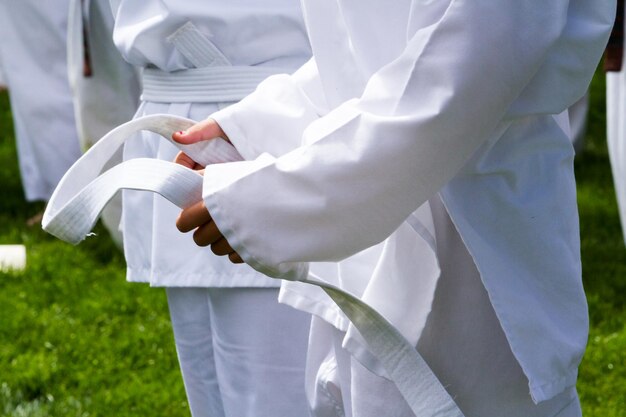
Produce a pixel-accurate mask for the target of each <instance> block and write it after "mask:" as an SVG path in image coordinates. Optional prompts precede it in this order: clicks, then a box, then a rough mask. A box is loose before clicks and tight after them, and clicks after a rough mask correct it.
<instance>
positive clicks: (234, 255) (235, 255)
mask: <svg viewBox="0 0 626 417" xmlns="http://www.w3.org/2000/svg"><path fill="white" fill-rule="evenodd" d="M228 259H230V261H231V262H232V263H234V264H242V263H243V259H241V256H239V254H238V253H237V252H233V253H229V254H228Z"/></svg>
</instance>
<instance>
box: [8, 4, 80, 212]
mask: <svg viewBox="0 0 626 417" xmlns="http://www.w3.org/2000/svg"><path fill="white" fill-rule="evenodd" d="M68 7H69V1H68V0H54V1H48V2H43V3H42V2H39V1H34V0H25V1H9V0H2V1H0V38H1V41H0V60H1V61H2V67H3V70H4V76H5V81H6V83H7V85H8V87H9V97H10V100H11V111H12V114H13V123H14V128H15V138H16V140H17V151H18V159H19V166H20V174H21V176H22V184H23V187H24V192H25V195H26V199H27V200H29V201H34V200H48V198H50V195H51V194H52V191H53V190H54V188H55V187H56V185H57V183H58V181H59V180H60V179H61V177H62V176H63V174H64V173H65V171H66V170H67V169H68V168H69V167H70V166H71V165H72V163H74V162H75V161H76V160H77V159H78V157H79V156H80V148H79V146H78V136H77V133H76V127H75V122H74V109H73V105H72V95H71V92H70V88H69V85H68V81H67V65H66V51H65V46H66V42H65V39H66V33H67V15H68Z"/></svg>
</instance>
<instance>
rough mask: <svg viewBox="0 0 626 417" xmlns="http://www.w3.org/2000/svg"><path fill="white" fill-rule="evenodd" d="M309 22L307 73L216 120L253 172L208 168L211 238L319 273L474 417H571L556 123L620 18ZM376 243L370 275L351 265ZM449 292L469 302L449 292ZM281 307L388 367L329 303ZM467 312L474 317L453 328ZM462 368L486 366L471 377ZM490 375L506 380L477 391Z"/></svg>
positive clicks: (500, 7)
mask: <svg viewBox="0 0 626 417" xmlns="http://www.w3.org/2000/svg"><path fill="white" fill-rule="evenodd" d="M303 7H304V14H305V19H306V21H307V29H308V31H309V36H310V40H311V44H312V47H313V52H314V57H315V58H314V60H311V61H309V63H308V64H306V65H305V66H304V67H302V68H301V69H300V70H298V71H297V72H296V73H295V74H294V75H293V76H275V77H272V78H270V79H268V80H266V81H265V82H264V83H262V84H261V85H260V86H259V88H258V89H257V90H256V92H255V93H254V94H252V95H251V96H249V97H247V98H246V99H244V100H242V101H241V102H240V103H238V104H236V105H233V106H231V107H229V108H227V109H224V110H222V111H220V112H218V113H216V114H214V115H213V116H212V117H214V118H215V119H216V120H217V121H218V123H219V124H220V125H221V126H222V128H223V129H224V131H225V132H226V134H227V135H228V136H229V138H230V140H231V141H232V142H233V143H234V144H235V146H236V147H237V149H238V150H239V151H240V152H241V153H242V155H243V156H244V157H245V158H246V159H248V160H249V161H246V162H237V163H229V164H219V165H212V166H208V167H207V168H206V171H205V175H204V201H205V204H206V206H207V208H208V209H209V212H210V213H211V215H212V217H213V220H214V221H215V223H216V224H217V226H218V227H219V229H220V231H221V232H222V233H223V234H224V235H225V237H226V238H227V240H228V241H229V242H230V244H231V245H232V246H233V248H235V249H236V250H237V251H238V253H239V254H240V255H241V256H242V258H243V259H244V260H245V261H246V262H247V263H248V264H250V265H252V266H253V267H254V268H256V269H257V270H259V271H262V272H264V273H266V274H268V275H272V276H278V277H281V278H285V279H298V278H302V277H304V276H305V275H306V274H307V273H311V274H313V275H318V276H320V277H322V278H324V279H326V280H329V281H333V282H335V283H336V284H338V285H341V286H342V287H343V288H344V289H347V290H349V291H351V292H353V293H355V294H356V295H358V296H361V298H362V299H363V300H364V301H366V302H368V303H369V304H370V305H372V306H373V307H375V308H377V309H378V310H379V311H380V312H381V313H382V314H383V315H384V316H385V317H386V318H387V319H388V320H389V321H391V322H392V323H393V324H394V325H395V326H396V327H397V328H398V329H399V330H400V331H401V332H402V333H403V334H404V335H405V337H406V338H407V339H408V340H409V341H412V342H413V343H415V344H416V345H417V346H418V349H419V350H421V351H423V353H424V356H425V358H426V359H427V361H428V362H429V363H431V364H432V366H433V368H434V370H435V372H436V373H437V375H438V376H439V377H440V379H442V380H443V382H444V385H445V386H446V389H448V390H449V391H450V392H451V393H453V394H454V396H455V397H456V398H457V402H458V403H459V405H460V406H461V408H462V409H463V410H464V411H466V412H467V415H470V416H471V415H480V416H492V415H493V416H498V415H530V416H535V415H537V416H539V415H541V416H544V415H545V416H554V415H561V416H566V415H567V416H576V415H579V414H580V409H579V407H578V404H577V396H576V392H575V383H576V378H577V369H578V364H579V362H580V359H581V356H582V353H583V351H584V348H585V344H586V339H587V331H588V318H587V309H586V302H585V296H584V292H583V288H582V284H581V277H580V274H581V268H580V254H579V236H578V216H577V209H576V196H575V183H574V175H573V149H572V146H571V142H570V139H569V135H568V130H569V129H568V126H567V123H566V121H567V118H566V117H565V120H563V118H562V117H557V116H555V115H557V114H560V113H562V112H564V111H565V110H566V109H567V108H568V106H570V105H571V104H572V103H574V102H575V101H576V100H577V99H578V98H580V97H581V96H582V95H583V94H584V93H585V90H586V89H587V86H588V84H589V81H590V79H591V77H592V74H593V72H594V69H595V65H596V64H597V62H598V60H599V58H600V55H601V53H602V49H603V47H604V44H605V43H606V40H607V37H608V32H609V30H610V27H611V24H612V20H613V13H614V7H615V5H614V2H612V1H610V0H606V1H601V2H593V4H592V3H590V2H586V1H584V0H572V1H565V0H558V1H554V2H549V3H545V2H542V3H540V4H539V3H536V4H535V3H532V2H530V3H529V2H519V1H515V0H507V1H504V2H499V3H497V5H496V4H495V3H493V2H490V1H482V0H479V1H464V0H447V1H434V2H432V1H429V2H424V1H418V0H404V1H397V2H394V3H393V5H392V6H391V5H389V4H382V2H375V1H365V2H358V3H356V2H349V1H347V0H310V1H309V0H305V1H304V2H303ZM486 28H488V29H486ZM564 121H565V123H564ZM268 138H270V139H268ZM293 148H297V149H293ZM437 194H439V196H440V198H441V200H442V202H443V205H437V203H436V202H434V200H433V199H435V198H436V196H437ZM429 200H430V202H431V203H432V204H429V203H428V202H429ZM443 207H445V210H443ZM416 209H417V210H416ZM412 212H413V213H412ZM448 215H449V217H450V219H451V221H452V222H453V223H451V222H449V221H447V220H446V219H447V218H448V217H447V216H448ZM407 216H408V217H407ZM405 220H406V221H405ZM446 224H447V226H446ZM452 224H454V226H455V227H454V228H453V227H452V226H451V225H452ZM453 229H455V230H458V238H450V239H451V241H456V245H455V249H451V248H448V247H446V245H447V244H446V243H445V241H446V240H445V239H444V243H443V245H444V246H443V247H444V249H445V250H446V251H447V250H450V251H451V253H450V254H448V253H446V252H445V251H444V253H441V249H440V248H441V245H442V244H441V239H442V238H441V236H442V235H443V236H448V235H453V234H454V233H456V231H455V230H453ZM433 231H434V233H433ZM381 241H384V243H383V246H382V248H381V247H380V246H378V247H373V248H372V249H369V250H368V251H367V253H365V254H363V253H360V254H359V255H358V256H359V257H361V258H362V262H360V263H354V262H353V260H352V258H348V257H350V256H351V255H353V254H355V253H357V252H359V251H361V250H362V249H364V248H367V247H370V246H372V245H375V244H377V243H378V242H381ZM460 242H462V243H463V245H460ZM465 251H467V253H468V254H471V257H470V256H466V257H465V258H464V257H463V252H465ZM372 257H377V258H376V260H375V261H371V262H367V261H364V262H363V259H365V260H367V259H368V258H370V259H371V258H372ZM346 258H347V260H346V261H344V262H340V263H339V268H335V269H333V266H332V265H329V264H319V263H318V262H319V261H338V260H342V259H346ZM457 261H458V262H459V265H460V266H461V267H459V265H456V262H457ZM306 262H313V263H311V264H310V268H307V264H306ZM472 264H473V265H475V267H472ZM371 265H375V266H373V267H371V270H370V271H369V273H368V272H367V269H368V267H370V266H371ZM463 265H465V267H463ZM359 266H360V271H359ZM440 274H441V277H439V275H440ZM478 277H480V281H479V280H478ZM438 281H439V282H438ZM455 282H459V283H462V285H463V286H467V287H468V288H469V291H468V294H466V296H464V294H463V293H461V294H458V293H457V294H455V293H452V292H451V289H454V288H456V286H457V285H460V284H455ZM479 284H482V286H484V290H483V289H481V285H479ZM446 288H447V289H448V290H446ZM436 289H437V292H436V291H435V290H436ZM485 290H486V291H485ZM281 296H282V299H283V301H284V302H286V303H288V304H291V305H293V306H295V307H297V308H300V309H302V310H305V311H309V312H311V313H314V314H316V315H318V316H320V317H321V318H322V319H324V320H325V321H326V322H327V323H329V324H332V325H333V326H335V327H336V328H337V329H338V330H339V331H341V332H347V333H346V335H345V338H343V341H342V343H343V349H346V350H347V351H348V352H350V354H351V355H353V356H354V357H355V358H356V359H358V360H359V361H360V362H361V363H362V364H364V365H366V366H367V368H369V369H370V370H378V369H377V365H378V364H377V363H376V362H375V361H374V360H372V358H371V357H370V356H368V354H367V349H366V348H365V346H363V344H362V343H361V342H360V341H359V340H360V339H359V337H358V335H356V334H355V333H354V330H353V329H352V328H351V326H349V325H348V323H347V322H346V320H345V318H344V317H342V316H341V314H339V313H338V310H337V308H336V307H335V306H334V305H333V304H332V303H331V302H330V301H329V299H328V298H326V297H325V296H324V295H323V294H322V293H321V291H319V290H318V289H316V288H311V287H307V286H305V285H303V284H300V283H289V284H287V285H285V286H284V287H283V291H282V293H281ZM476 303H478V305H479V307H480V308H479V309H477V310H475V309H473V308H472V306H474V305H475V304H476ZM446 305H451V306H454V308H448V309H445V308H443V309H441V308H440V307H439V306H446ZM491 309H493V310H491ZM468 313H472V314H469V315H467V314H468ZM465 315H467V317H470V318H472V319H473V318H476V320H469V321H464V322H463V323H467V325H466V326H465V325H463V326H462V325H459V326H458V327H457V326H456V322H455V323H451V322H450V321H449V319H451V318H458V317H461V318H463V317H465ZM496 318H497V320H496ZM317 328H318V326H315V327H314V328H313V329H312V335H311V340H310V347H309V348H310V352H309V354H310V355H312V356H315V355H317V361H316V360H315V359H316V358H314V357H311V358H310V362H311V363H314V364H315V363H317V364H320V363H322V364H323V363H327V361H325V360H320V358H319V357H320V356H323V353H319V352H316V351H315V350H316V349H318V348H320V349H323V348H324V344H325V342H328V341H329V340H330V337H328V333H329V332H328V331H327V330H328V329H326V330H322V331H321V333H324V332H326V337H324V335H323V334H321V335H320V337H318V336H317V335H316V331H317V330H316V329H317ZM448 329H452V330H451V331H450V333H449V334H448V333H446V332H447V330H448ZM463 329H464V330H465V332H464V333H460V331H461V330H463ZM474 332H475V333H474ZM500 332H501V333H500ZM474 334H476V335H478V337H472V335H474ZM480 336H484V337H480ZM466 339H467V340H468V344H467V346H466V344H465V340H466ZM453 341H454V343H452V342H453ZM492 343H493V346H490V345H491V344H492ZM499 349H504V350H501V356H500V357H499V358H497V359H496V360H494V361H493V362H492V361H490V360H489V359H490V355H491V354H493V353H497V352H498V350H499ZM508 349H510V354H509V352H508ZM331 356H332V355H331ZM451 358H454V360H451ZM465 359H466V360H467V364H468V365H467V366H468V367H470V366H474V365H485V366H490V367H491V368H489V369H485V370H484V371H483V370H482V369H481V367H480V366H478V367H476V368H474V369H472V370H471V371H468V374H467V375H468V378H464V372H465V369H459V368H460V367H461V366H462V365H463V363H464V362H465ZM474 361H475V362H474ZM448 362H450V363H452V364H454V367H453V368H452V369H450V368H449V367H448V366H446V363H448ZM518 366H519V368H518ZM331 368H332V366H331V367H330V368H328V369H331ZM341 368H342V367H341V366H339V367H338V369H341ZM328 369H326V368H324V367H322V366H319V367H317V368H315V367H313V368H311V367H310V368H309V369H308V372H309V378H308V381H309V382H311V381H313V382H315V381H318V382H320V383H321V384H322V385H324V381H325V380H326V379H325V378H326V376H328V375H331V376H332V374H333V373H332V372H330V371H328ZM343 369H346V367H343ZM509 370H510V372H509ZM326 371H328V372H326ZM481 372H484V373H485V374H488V375H492V376H493V377H494V378H496V377H499V378H502V381H504V382H503V383H494V384H483V383H482V382H481V380H480V378H479V376H480V373H481ZM339 373H341V371H340V372H339ZM344 373H346V372H344ZM320 374H323V375H321V376H320ZM312 375H313V376H312ZM324 375H326V376H324ZM318 376H320V378H318ZM342 379H343V381H341V380H342ZM350 379H351V380H352V384H350V385H351V387H348V386H346V385H347V383H345V381H346V380H350ZM366 379H367V378H365V377H362V376H360V375H359V374H358V373H357V371H356V370H355V369H354V368H352V370H350V367H348V372H347V375H344V378H341V376H339V377H338V378H335V380H339V381H340V382H343V383H340V384H339V385H338V386H337V385H333V384H330V392H334V393H335V394H337V395H339V394H340V395H341V396H342V397H343V398H345V397H351V396H352V394H355V390H356V392H357V393H358V392H359V391H358V387H359V386H360V385H359V384H360V381H364V380H366ZM330 380H333V378H330ZM521 381H523V382H524V384H520V382H521ZM365 385H367V383H365ZM307 390H308V393H309V394H310V397H311V396H312V395H313V394H314V393H315V392H317V391H316V389H315V387H314V386H311V384H309V385H308V387H307ZM528 390H530V395H531V396H532V400H533V401H529V398H530V397H526V398H525V399H524V398H523V397H524V396H526V395H527V393H528ZM385 392H386V391H385V390H384V389H383V388H381V390H378V388H377V385H376V384H374V385H372V386H370V388H369V389H366V390H365V391H364V392H361V394H359V395H358V398H357V399H355V398H352V399H351V402H352V403H353V404H355V405H354V406H353V407H351V408H352V409H350V407H339V405H338V404H339V402H336V401H335V402H332V401H331V403H333V404H334V405H335V406H338V407H339V408H338V409H337V412H338V413H341V412H345V413H346V415H354V416H359V417H361V416H365V415H367V416H369V415H371V414H369V412H367V411H363V410H364V409H363V408H361V406H362V405H363V403H362V402H363V401H368V397H369V399H370V400H372V399H376V400H377V401H382V402H383V404H384V406H390V405H393V404H396V405H398V404H397V402H394V401H393V400H391V401H390V402H389V403H388V402H387V401H385V398H390V397H387V396H386V394H385ZM321 396H322V395H320V397H321ZM396 397H397V396H396ZM485 398H488V399H494V398H498V399H499V400H500V401H501V402H496V401H495V400H494V401H493V404H501V408H500V409H498V406H495V408H496V409H495V410H494V409H492V407H491V404H492V403H491V402H490V401H489V400H485ZM310 400H311V398H310ZM312 401H314V400H312ZM533 403H541V404H539V405H538V406H535V405H534V404H533ZM316 404H317V403H315V401H314V404H313V406H314V407H315V406H316ZM356 404H360V405H359V407H358V409H357V406H356ZM331 408H332V407H331ZM365 409H367V407H365ZM383 409H385V408H384V407H383ZM560 409H562V412H561V411H560ZM359 410H360V411H359ZM319 415H325V414H324V413H323V412H322V413H320V414H319ZM339 415H340V414H339ZM379 415H380V414H379ZM385 415H395V414H385ZM397 415H401V416H403V415H406V414H402V411H399V414H397Z"/></svg>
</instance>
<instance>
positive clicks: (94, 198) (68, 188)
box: [42, 115, 463, 417]
mask: <svg viewBox="0 0 626 417" xmlns="http://www.w3.org/2000/svg"><path fill="white" fill-rule="evenodd" d="M189 125H190V121H189V120H185V119H181V118H176V117H173V116H166V115H160V116H159V115H154V116H146V117H143V118H140V119H136V120H133V121H131V122H128V123H126V124H125V125H122V126H119V127H118V128H117V129H115V130H114V131H112V132H110V133H109V134H108V135H106V136H105V137H104V138H102V139H101V140H100V141H99V142H98V143H97V144H96V145H94V146H93V147H92V148H91V149H90V150H89V151H88V152H87V153H86V154H85V155H84V156H83V157H82V158H81V159H79V160H78V161H77V163H76V164H75V165H74V166H72V168H70V170H68V172H67V173H66V175H65V176H64V177H63V179H62V180H61V182H60V183H59V187H58V188H57V189H56V190H55V192H54V193H53V195H52V198H51V199H50V203H49V204H48V207H47V208H46V212H45V213H44V218H43V221H42V225H43V228H44V230H46V231H47V232H49V233H51V234H53V235H55V236H57V237H58V238H60V239H63V240H66V241H68V242H70V243H74V244H76V243H79V242H80V241H82V240H83V239H84V238H85V237H86V236H87V234H88V233H89V230H90V228H91V227H92V226H93V225H94V224H95V222H96V220H97V217H98V214H99V213H100V212H101V210H102V208H103V207H104V205H105V204H106V203H107V201H108V200H110V199H111V197H112V196H113V195H114V194H115V193H116V192H118V191H119V190H120V189H128V188H131V189H138V190H148V191H153V192H156V193H159V194H161V195H162V196H164V197H165V198H167V199H168V200H169V201H171V202H172V203H174V204H176V205H177V206H178V207H180V208H182V207H187V206H189V205H190V204H192V203H193V202H194V201H199V200H200V192H201V187H202V184H201V182H202V180H201V177H200V176H199V175H198V174H197V173H196V172H194V171H192V170H190V169H188V168H186V167H183V166H180V165H177V164H174V163H171V162H167V161H161V160H155V159H153V160H150V159H141V158H140V159H133V160H130V161H126V162H124V163H122V164H120V165H118V166H115V167H113V168H111V169H110V170H109V171H107V172H105V173H104V174H102V175H101V176H97V175H98V171H99V168H100V167H101V166H103V165H104V163H105V162H104V161H106V160H107V159H108V158H109V157H110V155H111V154H113V153H114V152H115V150H116V149H117V148H118V147H119V146H120V145H121V144H122V143H123V140H124V139H123V138H124V137H125V136H126V137H127V136H128V135H129V134H132V133H133V132H134V131H136V130H137V129H146V130H150V131H153V132H160V133H161V134H162V135H163V136H164V137H166V138H169V134H168V133H167V132H168V130H169V131H170V132H171V131H175V130H177V129H184V128H185V126H189ZM177 146H178V147H179V148H180V149H181V150H184V151H185V152H186V153H187V154H188V155H189V156H191V157H192V158H194V159H195V160H196V161H198V162H200V163H202V164H205V165H208V164H211V163H212V162H215V163H223V162H224V161H225V159H224V158H223V155H224V154H227V152H226V151H221V149H226V148H224V147H230V149H234V148H232V146H230V145H228V144H226V142H224V141H221V140H212V141H209V142H203V143H198V144H194V145H177ZM212 150H213V151H212ZM220 154H221V155H222V156H220ZM293 273H294V276H295V277H300V279H301V281H303V282H305V283H308V284H313V285H315V286H319V287H322V288H323V289H324V291H325V292H326V293H327V294H328V295H329V296H330V297H331V298H332V299H333V301H334V302H335V303H337V305H338V306H339V307H340V308H341V310H342V312H343V313H345V314H346V316H347V317H348V318H349V320H350V321H351V322H352V323H353V324H354V325H355V327H356V329H357V330H358V332H359V334H360V336H362V338H363V343H364V345H365V346H367V353H368V355H369V358H368V359H369V361H370V362H371V363H372V364H374V365H377V366H378V367H379V369H380V372H382V373H383V374H384V375H386V376H387V377H388V378H389V379H391V380H392V381H394V383H395V384H396V386H397V388H398V390H399V391H400V393H401V394H402V396H403V397H404V398H405V400H406V401H407V403H408V404H409V406H410V407H411V410H412V411H413V412H414V413H415V414H416V415H420V416H421V415H423V416H445V417H461V416H462V415H463V414H462V413H461V412H460V410H459V409H458V407H457V406H456V404H455V403H454V401H453V400H452V399H451V398H450V396H449V395H448V393H447V392H446V391H445V389H444V387H443V386H442V385H441V384H440V383H439V381H438V380H437V378H436V377H435V376H434V375H433V373H432V371H431V370H430V368H429V367H428V365H427V364H426V363H425V362H424V360H423V359H422V357H421V356H420V355H419V354H418V352H417V351H416V350H415V348H414V347H413V346H412V345H411V344H410V343H409V342H408V341H407V340H406V339H405V338H404V337H403V336H402V335H401V334H400V332H399V331H398V330H397V329H395V328H394V327H393V326H392V325H391V324H390V323H389V322H388V321H386V320H385V319H384V318H383V317H382V316H381V315H380V314H379V313H377V312H376V311H375V310H374V309H372V308H371V307H370V306H368V305H367V304H366V303H364V302H363V301H361V300H359V298H358V296H354V295H352V294H350V293H348V292H346V291H344V290H342V289H340V288H338V287H337V286H335V285H332V284H329V283H327V282H325V281H323V280H321V279H317V278H315V277H314V276H311V277H308V276H307V273H306V270H305V271H302V270H300V269H298V268H296V269H294V270H293Z"/></svg>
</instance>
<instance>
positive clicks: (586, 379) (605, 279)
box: [576, 73, 626, 417]
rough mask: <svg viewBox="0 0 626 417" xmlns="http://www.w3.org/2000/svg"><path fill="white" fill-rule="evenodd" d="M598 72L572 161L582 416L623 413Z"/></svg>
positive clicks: (615, 221) (618, 274)
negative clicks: (584, 342) (585, 331)
mask: <svg viewBox="0 0 626 417" xmlns="http://www.w3.org/2000/svg"><path fill="white" fill-rule="evenodd" d="M605 107H606V106H605V84H604V76H603V75H602V74H601V73H598V74H597V75H596V77H595V78H594V80H593V83H592V88H591V106H590V108H591V111H590V114H589V130H588V134H587V142H586V145H587V146H586V148H585V151H584V152H583V153H582V155H581V156H580V158H579V159H577V161H576V174H577V180H578V206H579V210H580V223H581V237H582V241H581V250H582V256H583V280H584V284H585V290H586V292H587V298H588V301H589V313H590V316H591V332H590V336H589V345H588V347H587V352H586V354H585V358H584V360H583V363H582V366H581V368H580V376H579V383H578V390H579V393H580V396H581V402H582V404H583V410H584V412H585V414H584V415H585V416H587V417H596V416H597V417H623V416H626V303H625V300H626V299H625V295H626V249H625V248H624V241H623V239H622V234H621V229H620V223H619V218H618V211H617V203H616V202H615V191H614V188H613V179H612V177H611V171H610V165H609V160H608V153H607V146H606V122H605V114H606V108H605Z"/></svg>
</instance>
